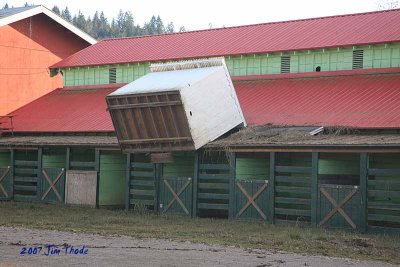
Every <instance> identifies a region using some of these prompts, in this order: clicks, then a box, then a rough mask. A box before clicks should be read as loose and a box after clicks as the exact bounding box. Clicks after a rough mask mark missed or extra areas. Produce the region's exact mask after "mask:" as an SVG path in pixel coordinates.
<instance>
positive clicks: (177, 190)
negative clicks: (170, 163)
mask: <svg viewBox="0 0 400 267" xmlns="http://www.w3.org/2000/svg"><path fill="white" fill-rule="evenodd" d="M192 198H193V180H192V178H191V177H162V178H161V181H160V210H161V212H162V213H175V214H183V215H187V216H192Z"/></svg>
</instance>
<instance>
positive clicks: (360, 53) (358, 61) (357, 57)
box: [353, 50, 364, 70]
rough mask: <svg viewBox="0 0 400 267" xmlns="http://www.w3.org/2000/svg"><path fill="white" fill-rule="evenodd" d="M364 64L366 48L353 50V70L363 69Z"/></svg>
mask: <svg viewBox="0 0 400 267" xmlns="http://www.w3.org/2000/svg"><path fill="white" fill-rule="evenodd" d="M363 65H364V50H354V51H353V70H357V69H362V68H363Z"/></svg>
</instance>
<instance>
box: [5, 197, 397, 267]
mask: <svg viewBox="0 0 400 267" xmlns="http://www.w3.org/2000/svg"><path fill="white" fill-rule="evenodd" d="M0 214H1V216H0V225H2V226H21V227H26V228H36V229H52V230H62V231H79V232H87V233H98V234H102V235H128V236H133V237H136V238H162V239H172V240H181V241H193V242H201V243H206V244H219V245H229V246H232V245H234V246H237V247H242V248H250V249H251V248H263V249H270V250H283V251H288V252H296V253H307V254H313V255H326V256H336V257H348V258H354V259H363V260H378V261H387V262H391V263H395V264H400V253H399V247H400V237H398V236H397V237H395V236H383V235H382V236H380V235H361V234H356V233H350V232H345V231H326V230H323V229H311V228H301V227H296V226H274V225H270V224H268V223H264V222H257V221H229V220H222V219H190V218H185V217H177V216H163V215H154V214H147V213H143V214H136V213H133V212H128V213H127V212H124V211H116V210H104V209H100V210H95V209H90V208H82V207H68V206H63V205H60V206H58V205H46V204H27V203H16V202H0Z"/></svg>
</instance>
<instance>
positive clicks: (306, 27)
mask: <svg viewBox="0 0 400 267" xmlns="http://www.w3.org/2000/svg"><path fill="white" fill-rule="evenodd" d="M399 25H400V9H394V10H387V11H378V12H369V13H360V14H351V15H341V16H331V17H322V18H313V19H303V20H294V21H284V22H274V23H264V24H256V25H248V26H239V27H229V28H220V29H209V30H201V31H192V32H184V33H174V34H164V35H155V36H144V37H132V38H119V39H108V40H103V41H101V42H98V43H97V44H95V45H92V46H90V47H88V48H86V49H84V50H82V51H80V52H78V53H76V54H74V55H72V56H70V57H69V58H66V59H64V60H62V61H60V62H59V63H57V64H55V65H54V66H53V67H54V68H61V67H71V66H91V65H103V64H118V63H129V62H145V61H162V60H173V59H184V58H200V57H211V56H228V55H242V54H257V53H268V52H279V51H290V50H305V49H316V48H328V47H339V46H348V45H362V44H375V43H390V42H395V41H400V31H399Z"/></svg>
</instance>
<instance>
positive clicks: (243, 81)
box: [11, 68, 400, 132]
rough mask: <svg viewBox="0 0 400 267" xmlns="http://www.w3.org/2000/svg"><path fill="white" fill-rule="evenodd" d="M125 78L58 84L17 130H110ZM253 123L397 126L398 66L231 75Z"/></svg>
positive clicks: (25, 113) (20, 117)
mask: <svg viewBox="0 0 400 267" xmlns="http://www.w3.org/2000/svg"><path fill="white" fill-rule="evenodd" d="M122 85H123V84H117V85H102V86H101V87H97V88H95V89H90V88H92V87H93V86H89V87H85V86H83V87H66V88H64V89H57V90H55V91H53V92H51V93H49V94H47V95H45V96H43V97H41V98H39V99H38V100H36V101H33V102H32V103H30V104H28V105H26V106H24V107H22V108H20V109H18V110H16V111H14V112H12V113H11V115H14V116H15V117H14V119H13V122H14V131H16V132H113V131H114V127H113V124H112V121H111V118H110V115H109V113H108V111H107V110H106V108H107V107H106V101H105V97H106V95H108V94H110V93H111V92H113V91H114V90H115V89H117V88H119V87H121V86H122ZM234 86H235V89H236V92H237V95H238V98H239V101H240V105H241V107H242V110H243V113H244V116H245V118H246V121H247V123H248V124H249V125H250V126H254V125H265V124H274V125H302V126H305V125H315V126H349V127H357V128H400V105H399V103H400V68H396V69H381V70H380V72H379V71H378V70H357V71H337V72H320V73H308V74H307V73H305V74H303V75H300V74H285V75H281V76H277V75H264V76H247V77H235V78H234Z"/></svg>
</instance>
